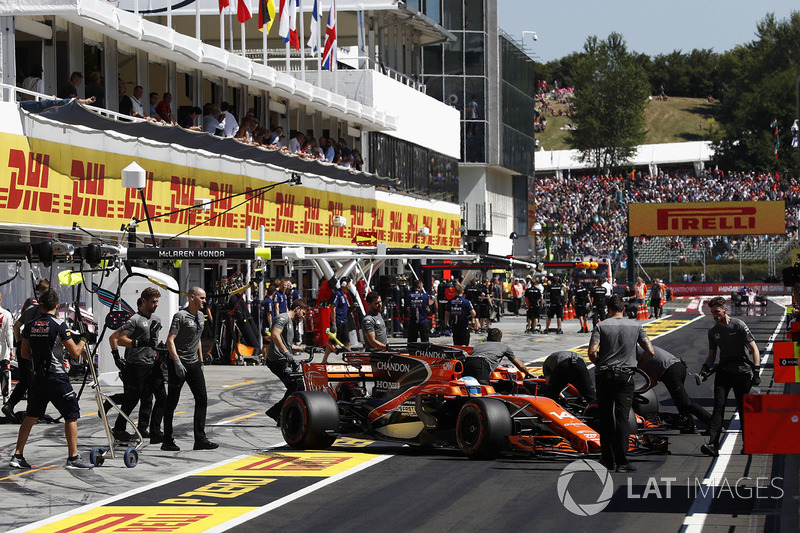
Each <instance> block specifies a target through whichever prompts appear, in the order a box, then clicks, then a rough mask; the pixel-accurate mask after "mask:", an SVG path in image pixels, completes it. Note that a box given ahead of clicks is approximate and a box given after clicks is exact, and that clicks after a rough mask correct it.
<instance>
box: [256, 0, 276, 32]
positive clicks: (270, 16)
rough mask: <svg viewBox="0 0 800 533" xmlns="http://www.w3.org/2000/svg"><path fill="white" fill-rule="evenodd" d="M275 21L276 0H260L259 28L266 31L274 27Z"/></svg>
mask: <svg viewBox="0 0 800 533" xmlns="http://www.w3.org/2000/svg"><path fill="white" fill-rule="evenodd" d="M273 22H275V0H258V29H259V30H261V31H265V30H264V26H266V27H267V29H266V32H267V33H269V30H270V29H272V23H273Z"/></svg>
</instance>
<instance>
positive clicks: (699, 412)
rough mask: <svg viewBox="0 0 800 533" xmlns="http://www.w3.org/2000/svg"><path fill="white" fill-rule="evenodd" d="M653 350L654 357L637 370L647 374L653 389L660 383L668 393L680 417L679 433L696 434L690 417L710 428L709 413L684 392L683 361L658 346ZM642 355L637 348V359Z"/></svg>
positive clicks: (684, 365) (640, 349)
mask: <svg viewBox="0 0 800 533" xmlns="http://www.w3.org/2000/svg"><path fill="white" fill-rule="evenodd" d="M653 350H654V351H655V355H653V357H651V358H650V360H649V361H647V362H644V361H641V362H640V363H639V368H640V369H641V370H643V371H644V373H645V374H647V376H648V377H649V378H650V381H652V383H653V386H654V387H655V385H656V383H658V382H659V381H660V382H661V383H663V384H664V386H665V387H666V388H667V391H669V396H670V398H672V401H673V402H674V403H675V407H677V408H678V413H679V414H680V415H681V426H680V430H681V433H697V428H696V427H695V423H694V418H693V417H692V415H694V416H696V417H697V419H698V420H700V421H701V422H702V423H704V424H706V425H708V426H710V425H711V413H709V412H708V411H706V410H705V409H704V408H703V406H701V405H700V404H698V403H697V402H696V401H694V400H692V399H691V398H690V397H689V393H687V392H686V387H684V381H686V375H687V371H686V363H685V362H684V361H683V359H681V358H680V357H677V356H675V355H673V354H671V353H670V352H668V351H666V350H665V349H663V348H659V347H658V346H654V347H653ZM642 353H643V352H642V348H641V347H637V348H636V355H637V357H641V356H642Z"/></svg>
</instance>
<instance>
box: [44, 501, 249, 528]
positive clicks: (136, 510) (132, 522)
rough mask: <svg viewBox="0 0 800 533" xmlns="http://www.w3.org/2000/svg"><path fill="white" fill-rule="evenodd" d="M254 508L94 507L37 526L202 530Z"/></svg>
mask: <svg viewBox="0 0 800 533" xmlns="http://www.w3.org/2000/svg"><path fill="white" fill-rule="evenodd" d="M253 509H257V507H214V508H213V509H209V508H208V507H139V506H136V507H114V506H108V507H97V508H95V509H90V510H88V511H86V512H83V513H80V514H77V515H75V516H71V517H68V518H65V519H63V520H59V521H58V522H53V523H52V524H48V525H45V526H42V527H40V528H37V529H36V531H41V532H49V533H67V532H69V533H97V532H100V531H102V532H103V533H115V532H119V533H123V532H126V533H130V532H131V531H140V532H141V531H158V532H160V533H167V532H169V533H172V532H179V533H202V532H203V531H208V530H209V529H210V528H212V527H214V526H218V525H220V524H224V523H225V522H227V521H229V520H233V519H234V518H236V517H238V516H241V515H243V514H245V513H248V512H250V511H252V510H253Z"/></svg>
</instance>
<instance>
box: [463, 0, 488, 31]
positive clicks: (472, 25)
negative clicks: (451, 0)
mask: <svg viewBox="0 0 800 533" xmlns="http://www.w3.org/2000/svg"><path fill="white" fill-rule="evenodd" d="M464 29H465V30H471V31H482V30H483V0H464Z"/></svg>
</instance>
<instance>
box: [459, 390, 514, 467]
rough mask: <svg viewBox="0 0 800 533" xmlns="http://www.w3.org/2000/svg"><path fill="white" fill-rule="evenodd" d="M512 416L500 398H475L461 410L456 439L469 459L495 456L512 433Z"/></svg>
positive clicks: (492, 457)
mask: <svg viewBox="0 0 800 533" xmlns="http://www.w3.org/2000/svg"><path fill="white" fill-rule="evenodd" d="M511 427H512V424H511V415H510V414H509V412H508V409H506V406H505V405H503V403H502V402H500V401H498V400H493V399H490V398H476V399H474V400H470V401H469V402H467V403H466V404H464V407H462V408H461V411H459V413H458V420H457V422H456V442H457V443H458V448H459V449H460V450H461V452H462V453H463V454H464V455H466V456H467V457H469V458H470V459H494V458H496V457H497V456H498V455H500V452H501V451H502V450H503V447H504V446H505V444H506V440H507V438H508V435H510V434H511Z"/></svg>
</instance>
